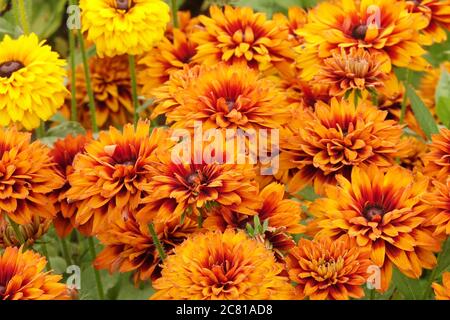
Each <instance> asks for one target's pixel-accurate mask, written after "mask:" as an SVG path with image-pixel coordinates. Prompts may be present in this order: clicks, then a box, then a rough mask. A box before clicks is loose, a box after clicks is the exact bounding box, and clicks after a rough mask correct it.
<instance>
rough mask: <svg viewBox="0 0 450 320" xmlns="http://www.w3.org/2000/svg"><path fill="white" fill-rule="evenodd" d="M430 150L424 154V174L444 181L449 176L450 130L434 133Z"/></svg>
mask: <svg viewBox="0 0 450 320" xmlns="http://www.w3.org/2000/svg"><path fill="white" fill-rule="evenodd" d="M431 139H432V143H431V144H430V151H429V152H428V153H427V154H426V155H425V156H424V161H425V174H427V175H429V176H431V177H434V178H436V179H437V180H438V181H441V182H442V183H445V182H446V181H447V179H448V177H449V176H450V130H449V129H445V128H443V129H441V131H440V133H439V134H434V135H433V136H432V137H431Z"/></svg>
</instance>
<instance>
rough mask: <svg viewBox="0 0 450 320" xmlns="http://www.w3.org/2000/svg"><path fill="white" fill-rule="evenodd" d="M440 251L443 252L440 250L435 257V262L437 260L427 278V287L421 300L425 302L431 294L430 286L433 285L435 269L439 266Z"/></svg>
mask: <svg viewBox="0 0 450 320" xmlns="http://www.w3.org/2000/svg"><path fill="white" fill-rule="evenodd" d="M442 249H444V248H442ZM442 251H443V250H441V251H440V252H439V253H438V255H437V257H436V260H437V263H436V267H434V268H433V270H432V271H431V274H430V277H429V278H428V281H427V286H426V287H425V290H424V294H423V297H422V300H427V299H428V297H429V294H430V293H431V285H432V284H433V281H434V280H436V273H437V269H438V268H437V267H438V265H439V259H440V257H441V253H442Z"/></svg>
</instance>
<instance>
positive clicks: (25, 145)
mask: <svg viewBox="0 0 450 320" xmlns="http://www.w3.org/2000/svg"><path fill="white" fill-rule="evenodd" d="M30 140H31V134H29V133H23V132H19V131H17V130H16V129H15V128H9V129H0V211H1V214H6V215H7V216H8V217H9V218H11V219H12V220H14V221H15V222H16V223H18V224H28V223H32V222H33V217H34V216H39V217H43V218H48V219H51V218H53V217H54V216H55V214H56V211H55V207H54V205H53V201H52V200H51V199H49V195H50V193H51V192H52V191H53V190H54V189H58V188H60V187H61V186H62V185H63V184H64V180H63V178H62V177H61V176H60V175H59V174H58V173H57V172H56V171H55V170H54V168H53V162H52V159H51V157H50V154H49V153H50V152H49V151H50V150H49V149H48V148H47V147H46V146H44V145H43V144H42V143H40V142H39V141H35V142H33V143H32V142H31V141H30Z"/></svg>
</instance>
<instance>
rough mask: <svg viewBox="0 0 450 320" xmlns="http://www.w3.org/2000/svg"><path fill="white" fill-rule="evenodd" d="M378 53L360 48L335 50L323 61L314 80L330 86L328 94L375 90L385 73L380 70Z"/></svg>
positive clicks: (380, 85) (340, 94)
mask: <svg viewBox="0 0 450 320" xmlns="http://www.w3.org/2000/svg"><path fill="white" fill-rule="evenodd" d="M382 64H383V61H382V60H380V58H379V54H376V53H375V54H372V55H371V54H370V53H369V52H368V51H366V50H364V49H362V48H355V47H352V48H350V50H349V52H346V50H345V49H341V50H335V51H334V52H332V57H331V58H327V59H325V60H324V62H323V66H322V67H321V69H320V70H319V72H318V73H317V75H316V77H315V78H314V81H317V82H318V83H322V84H328V85H329V86H330V96H343V95H345V94H346V92H348V91H349V90H352V91H353V90H359V91H366V90H375V89H377V88H379V87H382V86H383V85H384V84H383V81H384V80H386V79H387V75H386V74H385V73H383V72H382V70H381V65H382Z"/></svg>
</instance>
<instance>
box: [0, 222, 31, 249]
mask: <svg viewBox="0 0 450 320" xmlns="http://www.w3.org/2000/svg"><path fill="white" fill-rule="evenodd" d="M5 216H6V218H7V219H8V221H9V224H10V225H11V227H12V228H13V230H14V233H15V234H16V237H17V240H19V242H20V245H23V246H24V249H25V246H26V245H25V238H24V237H23V235H22V232H21V231H20V227H19V225H18V224H17V223H16V222H15V221H14V220H13V219H11V218H10V217H8V215H7V214H5Z"/></svg>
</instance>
